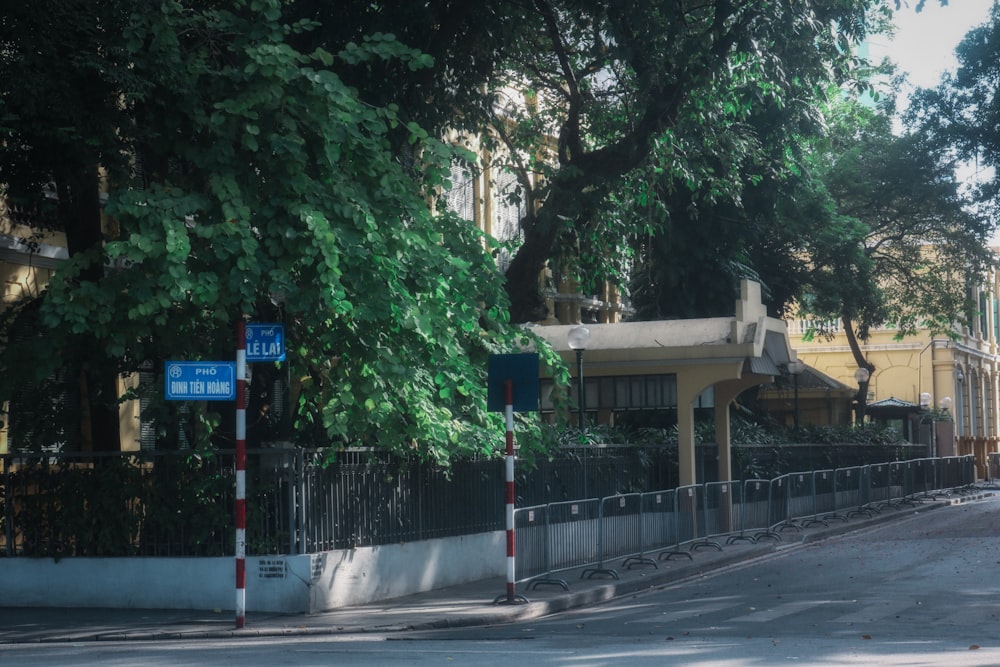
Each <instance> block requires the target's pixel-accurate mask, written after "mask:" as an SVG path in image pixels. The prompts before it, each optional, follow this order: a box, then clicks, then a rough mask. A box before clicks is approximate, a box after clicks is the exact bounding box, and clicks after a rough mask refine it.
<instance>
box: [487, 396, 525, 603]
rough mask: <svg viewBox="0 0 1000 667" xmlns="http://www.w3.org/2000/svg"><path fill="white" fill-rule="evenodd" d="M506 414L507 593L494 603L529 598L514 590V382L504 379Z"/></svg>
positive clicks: (515, 575)
mask: <svg viewBox="0 0 1000 667" xmlns="http://www.w3.org/2000/svg"><path fill="white" fill-rule="evenodd" d="M504 416H505V418H506V423H507V469H506V484H505V494H504V495H505V496H506V501H507V507H506V513H507V593H506V595H501V596H499V597H498V598H497V599H496V600H494V601H493V603H494V604H499V603H507V604H514V603H519V602H527V601H528V600H527V598H525V597H524V596H521V595H517V594H516V593H515V591H514V587H515V582H516V580H517V574H516V570H515V569H514V554H515V551H514V382H513V380H505V381H504Z"/></svg>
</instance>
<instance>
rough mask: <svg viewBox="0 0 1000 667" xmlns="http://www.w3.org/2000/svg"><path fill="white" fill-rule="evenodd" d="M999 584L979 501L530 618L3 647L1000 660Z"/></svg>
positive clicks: (463, 660) (88, 659)
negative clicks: (417, 627)
mask: <svg viewBox="0 0 1000 667" xmlns="http://www.w3.org/2000/svg"><path fill="white" fill-rule="evenodd" d="M886 511H898V512H900V513H906V512H907V511H908V510H906V509H901V510H886ZM998 575H1000V498H989V499H987V500H983V501H979V502H973V503H966V504H962V505H955V506H951V507H947V508H942V509H939V510H936V511H933V512H929V513H925V514H921V515H920V517H919V518H917V517H914V518H913V519H908V518H903V517H901V518H900V519H899V520H896V521H893V522H889V523H885V524H881V525H879V526H877V527H875V528H872V529H869V530H865V531H863V532H853V533H849V534H847V535H844V536H842V537H840V538H836V539H832V540H826V541H824V542H821V543H818V544H815V545H810V544H806V545H805V546H802V547H798V548H794V549H787V550H783V551H781V552H779V553H778V554H777V555H774V556H771V557H768V558H765V559H760V560H757V561H753V562H750V563H747V564H742V565H739V566H735V567H731V568H729V569H726V570H723V571H720V572H714V573H711V574H708V575H707V576H704V577H702V578H700V579H697V580H693V581H688V582H685V583H683V584H680V585H675V586H669V587H665V588H662V589H659V590H654V591H651V592H648V593H643V594H639V595H635V596H632V597H629V598H623V599H618V600H615V601H612V602H610V603H607V604H603V605H600V606H595V607H591V608H587V609H582V610H578V611H574V612H569V613H564V614H559V615H556V616H552V617H549V618H545V619H541V620H538V621H533V622H526V623H517V624H510V625H503V626H495V627H485V628H483V627H480V628H468V629H462V630H446V631H437V632H421V633H416V632H403V633H393V634H390V635H354V636H343V637H289V638H287V639H286V638H268V639H266V640H264V639H261V640H256V639H254V640H246V639H240V640H223V641H206V640H202V641H190V642H189V641H172V642H126V643H112V642H101V643H99V644H94V643H68V644H54V645H51V644H50V645H38V646H26V645H16V646H9V647H7V646H0V664H3V665H6V664H11V665H66V664H101V665H109V666H117V665H137V664H143V665H263V664H267V665H331V664H336V665H392V664H400V665H403V664H405V665H477V666H483V667H489V666H493V665H497V666H499V665H504V666H509V665H511V664H516V665H520V664H523V665H561V666H573V667H598V666H611V665H622V664H628V665H629V666H630V667H631V666H643V665H665V664H669V665H693V666H708V665H712V666H713V667H717V666H720V665H721V666H725V667H750V666H764V665H768V666H770V665H777V664H797V665H823V666H825V665H831V666H832V665H838V666H844V665H917V666H922V665H927V666H931V665H934V666H939V665H954V666H955V667H966V666H971V665H984V666H985V665H1000V633H998V632H997V630H998V615H1000V597H998V594H1000V577H998Z"/></svg>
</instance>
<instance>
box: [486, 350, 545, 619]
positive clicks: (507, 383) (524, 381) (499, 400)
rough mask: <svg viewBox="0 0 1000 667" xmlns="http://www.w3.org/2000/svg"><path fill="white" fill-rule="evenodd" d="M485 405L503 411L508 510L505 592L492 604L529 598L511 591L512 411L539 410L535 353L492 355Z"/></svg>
mask: <svg viewBox="0 0 1000 667" xmlns="http://www.w3.org/2000/svg"><path fill="white" fill-rule="evenodd" d="M486 382H487V387H486V408H487V409H488V410H490V411H491V412H500V411H501V410H502V411H503V412H504V416H505V418H506V424H507V466H506V485H505V487H506V493H505V496H506V511H507V592H506V594H504V595H499V596H497V598H496V599H495V600H493V604H501V603H503V604H517V603H525V602H527V601H528V599H527V598H526V597H524V596H523V595H517V594H516V593H515V591H514V587H515V583H516V581H517V575H516V571H515V568H514V554H515V549H514V410H515V409H516V410H517V411H518V412H534V411H537V410H538V385H539V382H538V355H537V354H534V353H531V354H491V355H490V358H489V362H488V365H487V380H486Z"/></svg>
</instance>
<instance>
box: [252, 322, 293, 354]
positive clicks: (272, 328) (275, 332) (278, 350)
mask: <svg viewBox="0 0 1000 667" xmlns="http://www.w3.org/2000/svg"><path fill="white" fill-rule="evenodd" d="M246 332H247V333H246V336H247V338H246V341H245V342H246V354H247V361H284V360H285V325H284V324H247V325H246Z"/></svg>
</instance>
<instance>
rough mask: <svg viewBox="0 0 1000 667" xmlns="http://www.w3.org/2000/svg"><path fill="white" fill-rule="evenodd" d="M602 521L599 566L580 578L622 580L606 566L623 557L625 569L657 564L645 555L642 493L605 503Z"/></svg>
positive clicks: (620, 496)
mask: <svg viewBox="0 0 1000 667" xmlns="http://www.w3.org/2000/svg"><path fill="white" fill-rule="evenodd" d="M600 515H601V521H600V527H599V531H598V537H597V540H598V561H597V566H596V567H593V568H587V569H586V570H584V571H583V572H582V573H581V574H580V576H581V577H593V576H594V575H598V574H602V575H607V576H610V577H614V578H615V579H617V578H618V573H617V572H616V571H615V570H614V569H613V568H609V567H607V566H606V563H607V562H608V561H610V560H616V559H619V558H623V559H624V561H623V562H622V567H625V568H630V567H633V566H635V565H652V566H653V567H656V561H654V560H652V559H650V558H646V557H645V555H644V553H643V548H642V546H643V535H642V527H643V526H642V494H639V493H629V494H622V495H617V496H610V497H607V498H603V499H602V500H601V511H600Z"/></svg>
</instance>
